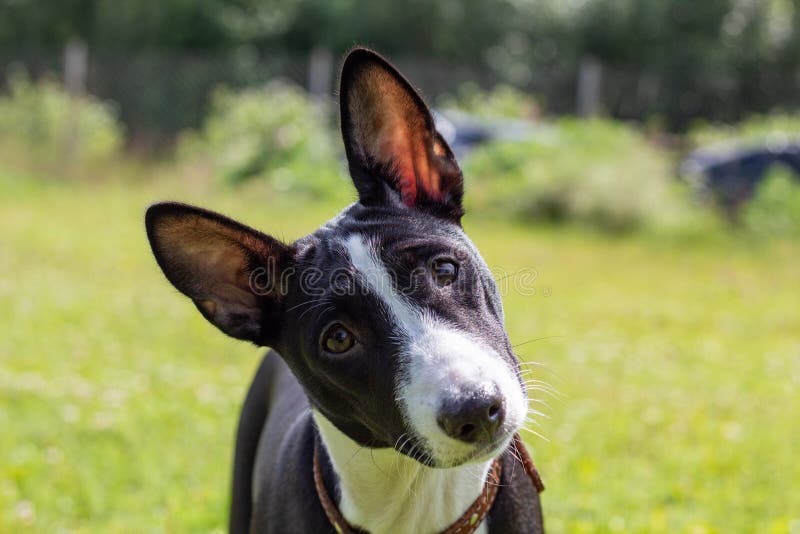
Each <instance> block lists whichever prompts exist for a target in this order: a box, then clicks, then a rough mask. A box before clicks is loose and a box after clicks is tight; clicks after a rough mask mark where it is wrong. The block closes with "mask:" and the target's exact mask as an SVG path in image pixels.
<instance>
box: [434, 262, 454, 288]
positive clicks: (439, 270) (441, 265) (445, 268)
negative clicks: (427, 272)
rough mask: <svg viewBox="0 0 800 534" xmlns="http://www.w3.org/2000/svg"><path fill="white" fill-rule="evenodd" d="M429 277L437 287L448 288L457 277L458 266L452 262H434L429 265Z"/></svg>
mask: <svg viewBox="0 0 800 534" xmlns="http://www.w3.org/2000/svg"><path fill="white" fill-rule="evenodd" d="M431 275H432V276H433V281H434V282H436V285H437V286H439V287H444V286H449V285H450V284H452V283H453V281H454V280H455V279H456V276H458V264H456V263H455V262H454V261H452V260H445V259H440V260H436V261H434V262H433V264H432V265H431Z"/></svg>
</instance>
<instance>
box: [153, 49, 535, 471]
mask: <svg viewBox="0 0 800 534" xmlns="http://www.w3.org/2000/svg"><path fill="white" fill-rule="evenodd" d="M340 98H341V123H342V134H343V138H344V143H345V148H346V153H347V159H348V163H349V167H350V174H351V176H352V178H353V182H354V184H355V186H356V189H357V190H358V194H359V201H358V202H357V203H355V204H353V205H351V206H350V207H349V208H347V209H346V210H345V211H344V212H342V213H341V214H340V215H339V216H338V217H336V218H335V219H333V220H332V221H330V222H328V223H327V224H326V225H324V226H323V227H321V228H320V229H319V230H317V231H316V232H314V233H313V234H311V235H309V236H306V237H304V238H302V239H300V240H298V241H297V242H295V243H293V244H291V245H287V244H283V243H281V242H280V241H278V240H276V239H274V238H272V237H269V236H267V235H264V234H262V233H260V232H258V231H256V230H253V229H251V228H248V227H246V226H243V225H241V224H239V223H237V222H235V221H232V220H230V219H228V218H226V217H223V216H221V215H218V214H215V213H211V212H208V211H205V210H201V209H198V208H193V207H190V206H185V205H182V204H175V203H164V204H156V205H154V206H152V207H151V208H150V209H149V210H148V212H147V216H146V224H147V234H148V237H149V239H150V244H151V246H152V248H153V252H154V254H155V256H156V259H157V261H158V264H159V265H160V266H161V268H162V270H163V271H164V273H165V275H166V276H167V278H168V279H169V281H170V282H172V283H173V284H174V285H175V287H177V288H178V289H179V290H180V291H181V292H183V293H184V294H186V295H187V296H189V297H190V298H191V299H192V300H193V301H194V303H195V305H196V306H197V307H198V309H199V310H200V312H201V313H202V314H203V316H205V317H206V319H208V320H209V321H210V322H211V323H213V324H214V325H216V326H217V327H218V328H220V329H221V330H222V331H223V332H225V333H227V334H229V335H231V336H233V337H236V338H240V339H245V340H249V341H252V342H254V343H256V344H258V345H266V346H271V347H274V348H276V349H277V350H278V351H279V352H280V354H281V355H282V357H283V358H284V359H285V360H286V362H287V364H288V365H289V366H290V368H291V369H292V371H293V372H294V374H295V376H296V377H297V378H298V380H299V381H300V383H301V384H302V386H303V387H304V389H305V391H306V393H307V394H308V397H309V399H310V401H311V403H312V406H313V408H314V409H315V410H317V411H318V412H319V413H321V414H322V415H323V416H325V417H326V418H327V419H328V420H329V421H330V422H332V423H333V424H334V425H335V426H336V427H337V428H338V429H339V430H341V431H342V432H343V433H345V434H346V435H347V436H349V437H350V438H351V439H353V440H355V441H357V442H359V443H361V444H363V445H365V446H369V447H394V448H395V449H397V450H398V451H400V452H402V453H404V454H407V455H409V456H411V457H413V458H415V459H416V460H418V461H420V462H421V463H423V464H426V465H430V466H436V467H449V466H455V465H460V464H463V463H466V462H470V461H474V460H479V459H480V460H483V459H485V458H488V457H490V456H493V455H496V454H497V453H498V452H499V451H500V450H502V449H504V448H505V447H506V446H507V445H508V443H509V441H510V439H511V438H512V436H513V435H514V433H516V432H517V431H518V430H519V429H520V427H521V426H522V424H523V421H524V418H525V412H526V401H525V393H524V389H523V386H522V383H521V381H520V378H519V367H518V362H517V360H516V358H515V357H514V355H513V353H512V350H511V347H510V344H509V341H508V337H507V335H506V332H505V329H504V326H503V310H502V304H501V301H500V296H499V294H498V290H497V287H496V285H495V283H494V280H493V279H492V277H491V275H490V272H489V269H488V268H487V266H486V264H485V263H484V261H483V259H482V258H481V256H480V254H479V253H478V251H477V250H476V249H475V246H474V245H473V244H472V243H471V242H470V240H469V239H468V238H467V237H466V235H465V234H464V232H463V230H462V228H461V216H462V214H463V211H462V205H461V197H462V191H463V179H462V175H461V171H460V169H459V167H458V164H457V163H456V161H455V159H454V157H453V154H452V152H451V151H450V148H449V147H448V146H447V144H446V142H445V141H444V139H443V138H442V137H441V136H440V135H439V133H438V132H437V131H436V129H435V127H434V122H433V119H432V117H431V114H430V112H429V111H428V109H427V107H426V106H425V104H424V103H423V101H422V99H421V98H420V97H419V95H418V94H417V93H416V91H414V89H413V88H412V87H411V85H410V84H409V83H408V82H407V81H406V80H405V79H404V78H403V77H402V76H401V75H400V74H399V73H398V72H397V71H396V70H395V69H394V68H393V67H392V66H391V65H390V64H389V63H387V62H386V61H385V60H384V59H383V58H381V57H380V56H378V55H377V54H375V53H373V52H370V51H368V50H363V49H357V50H355V51H353V52H351V53H350V55H349V56H348V57H347V59H346V60H345V63H344V66H343V68H342V75H341V93H340Z"/></svg>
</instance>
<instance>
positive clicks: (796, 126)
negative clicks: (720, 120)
mask: <svg viewBox="0 0 800 534" xmlns="http://www.w3.org/2000/svg"><path fill="white" fill-rule="evenodd" d="M689 141H690V142H691V144H692V145H693V146H704V145H709V144H718V143H733V144H738V145H743V146H748V145H754V144H759V145H762V144H781V143H785V142H788V141H793V142H800V114H794V115H779V114H774V115H755V116H753V117H750V118H749V119H747V120H745V121H743V122H741V123H738V124H725V125H719V124H708V123H703V122H700V123H697V124H695V125H694V127H693V128H692V129H691V131H690V132H689Z"/></svg>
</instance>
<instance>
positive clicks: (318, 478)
mask: <svg viewBox="0 0 800 534" xmlns="http://www.w3.org/2000/svg"><path fill="white" fill-rule="evenodd" d="M319 443H320V438H319V435H317V437H316V440H315V441H314V486H315V487H316V488H317V497H318V498H319V502H320V504H322V508H323V510H325V515H326V516H328V521H330V522H331V525H333V528H334V529H335V530H336V532H338V533H339V534H367V533H366V532H365V531H364V530H361V529H359V528H357V527H354V526H352V525H350V523H348V522H347V520H346V519H345V518H344V516H343V515H342V513H341V512H340V511H339V509H338V508H337V507H336V503H334V502H333V500H332V499H331V497H330V495H329V494H328V490H327V489H326V488H325V483H324V481H323V480H322V468H321V467H320V460H319V447H320V445H319ZM512 446H513V447H514V457H515V458H517V459H518V460H519V461H520V462H521V463H522V465H523V467H524V468H525V472H526V473H527V474H528V476H529V477H530V479H531V482H533V486H534V487H535V488H536V491H538V492H539V493H541V492H542V491H544V484H543V483H542V478H541V477H540V476H539V472H538V471H537V470H536V466H535V465H533V460H531V457H530V455H529V454H528V450H527V449H526V448H525V444H524V443H523V442H522V439H521V438H520V437H519V434H515V435H514V441H513V442H512ZM502 470H503V461H502V456H499V457H498V458H496V459H495V461H494V462H493V463H492V468H491V470H490V471H489V477H488V478H487V479H486V483H485V484H484V485H483V492H482V493H481V494H480V495H479V496H478V498H477V499H475V502H473V503H472V505H471V506H470V507H469V508H468V509H467V511H466V512H464V513H463V514H462V515H461V517H459V518H458V519H457V520H456V521H455V523H453V524H452V525H450V526H449V527H447V528H446V529H445V530H443V531H442V534H471V533H473V532H475V531H476V530H477V529H478V527H479V526H480V524H481V522H482V521H483V520H484V519H486V516H487V515H488V514H489V510H491V509H492V505H493V504H494V499H495V497H497V490H498V489H499V488H500V475H501V474H502Z"/></svg>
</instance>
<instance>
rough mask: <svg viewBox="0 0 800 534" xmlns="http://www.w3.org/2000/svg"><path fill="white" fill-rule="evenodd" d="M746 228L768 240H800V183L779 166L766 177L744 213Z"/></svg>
mask: <svg viewBox="0 0 800 534" xmlns="http://www.w3.org/2000/svg"><path fill="white" fill-rule="evenodd" d="M742 222H743V224H744V226H745V227H746V228H747V229H749V230H750V231H752V232H753V233H754V234H756V235H759V236H764V237H800V181H799V180H798V179H797V177H796V176H795V175H794V173H792V172H791V171H790V170H788V169H786V168H783V167H780V166H776V167H775V168H773V169H771V170H770V171H769V173H767V175H766V176H765V177H764V180H763V181H762V182H761V183H760V184H759V186H758V188H757V189H756V194H755V196H754V197H753V199H752V200H750V202H748V203H747V204H746V205H745V207H744V210H743V213H742Z"/></svg>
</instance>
